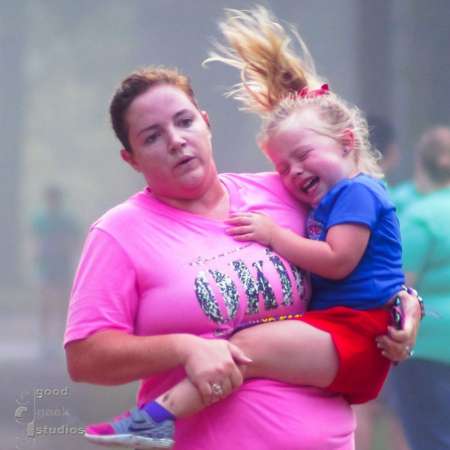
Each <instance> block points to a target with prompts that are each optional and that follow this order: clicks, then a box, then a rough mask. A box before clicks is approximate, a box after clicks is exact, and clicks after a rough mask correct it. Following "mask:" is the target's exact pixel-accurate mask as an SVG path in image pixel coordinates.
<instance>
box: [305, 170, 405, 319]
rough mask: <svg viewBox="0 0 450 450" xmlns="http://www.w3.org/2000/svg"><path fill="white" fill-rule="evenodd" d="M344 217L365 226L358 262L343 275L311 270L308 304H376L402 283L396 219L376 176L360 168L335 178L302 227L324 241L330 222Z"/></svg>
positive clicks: (321, 306)
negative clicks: (367, 232)
mask: <svg viewBox="0 0 450 450" xmlns="http://www.w3.org/2000/svg"><path fill="white" fill-rule="evenodd" d="M344 223H354V224H361V225H365V226H367V227H368V228H369V229H370V238H369V242H368V244H367V248H366V250H365V252H364V254H363V256H362V258H361V260H360V262H359V264H358V265H357V266H356V268H355V269H354V270H353V272H351V273H350V274H349V275H348V276H347V277H345V278H344V279H341V280H329V279H326V278H323V277H321V276H318V275H314V274H312V275H311V281H312V287H313V297H312V300H311V304H310V309H313V310H314V309H326V308H331V307H333V306H347V307H350V308H355V309H363V310H364V309H373V308H379V307H380V306H382V305H383V304H385V303H386V302H387V301H388V300H389V299H390V298H391V297H392V296H393V295H394V294H395V293H396V292H398V291H399V290H400V287H401V285H402V284H403V283H404V275H403V271H402V248H401V241H400V226H399V221H398V218H397V215H396V214H395V206H394V204H393V203H392V202H391V201H390V199H389V197H388V194H387V191H386V188H385V187H384V186H383V184H382V183H381V182H380V181H378V180H375V179H374V178H372V177H370V176H368V175H364V174H360V175H357V176H356V177H354V178H351V179H345V180H342V181H340V182H339V183H337V184H336V185H335V186H333V188H332V189H331V190H330V191H329V192H328V193H327V194H326V195H325V196H324V197H323V198H322V200H321V201H320V203H319V205H317V207H316V208H315V209H313V210H312V211H311V213H310V215H309V217H308V221H307V225H306V233H307V236H308V238H310V239H315V240H320V241H324V240H325V239H326V235H327V232H328V230H329V229H330V228H331V227H332V226H334V225H339V224H344Z"/></svg>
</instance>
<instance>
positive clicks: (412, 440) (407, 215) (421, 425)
mask: <svg viewBox="0 0 450 450" xmlns="http://www.w3.org/2000/svg"><path fill="white" fill-rule="evenodd" d="M416 157H417V163H418V166H419V167H420V168H421V171H422V174H423V177H424V181H425V182H426V186H427V192H426V193H424V194H423V195H422V196H421V197H420V198H416V199H415V200H414V201H413V202H412V203H411V204H410V205H408V206H405V208H404V209H403V211H402V213H401V215H400V225H401V233H402V240H403V265H404V270H405V274H406V278H407V282H408V284H409V285H412V286H414V287H415V288H416V289H417V290H418V291H419V292H420V294H421V296H422V297H423V298H424V299H425V303H426V309H427V315H426V316H425V318H424V320H423V321H422V325H421V328H420V333H419V339H418V340H417V344H416V348H415V355H414V357H413V358H412V359H409V360H408V361H406V362H404V363H402V364H400V365H399V366H398V367H397V368H396V369H395V370H394V371H393V372H392V376H391V378H392V380H393V384H394V386H395V397H396V402H395V409H396V410H397V413H398V414H399V416H400V419H401V421H402V423H403V425H404V428H405V433H406V436H407V439H408V443H409V445H410V447H411V449H412V450H430V449H433V450H444V449H449V448H450V428H449V426H448V418H449V416H450V128H446V127H436V128H433V129H431V130H429V131H427V132H425V133H424V135H423V136H422V138H421V139H420V141H419V144H418V147H417V153H416Z"/></svg>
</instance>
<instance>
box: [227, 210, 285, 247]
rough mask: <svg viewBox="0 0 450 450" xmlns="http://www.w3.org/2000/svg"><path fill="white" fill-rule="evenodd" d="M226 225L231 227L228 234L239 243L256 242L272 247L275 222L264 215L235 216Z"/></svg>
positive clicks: (240, 214) (245, 214) (243, 214)
mask: <svg viewBox="0 0 450 450" xmlns="http://www.w3.org/2000/svg"><path fill="white" fill-rule="evenodd" d="M225 223H226V224H228V225H231V227H230V228H227V230H226V232H227V234H229V235H230V236H233V237H234V239H236V240H237V241H256V242H259V243H260V244H262V245H266V246H270V245H271V243H272V234H273V232H274V229H275V227H276V224H275V222H274V221H273V220H272V219H271V218H270V217H268V216H265V215H264V214H256V213H238V214H233V215H232V216H231V217H230V218H229V219H227V220H225Z"/></svg>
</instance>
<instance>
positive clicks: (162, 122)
mask: <svg viewBox="0 0 450 450" xmlns="http://www.w3.org/2000/svg"><path fill="white" fill-rule="evenodd" d="M125 119H126V121H127V124H128V128H129V131H128V137H129V141H130V144H131V148H132V151H131V153H130V152H127V151H126V150H122V158H123V159H124V160H126V161H127V162H128V163H129V164H131V165H132V166H133V167H134V168H135V169H136V170H137V171H139V172H141V173H142V174H143V175H144V177H145V179H146V181H147V183H148V185H149V187H150V189H151V190H152V193H153V195H155V196H157V197H159V198H167V199H195V198H197V197H199V196H201V195H202V194H204V193H205V191H206V190H207V189H208V187H209V186H210V185H211V184H210V183H211V182H213V181H214V180H215V178H216V176H217V172H216V167H215V163H214V160H213V158H212V147H211V133H210V131H209V128H208V125H207V117H206V114H205V113H201V112H200V111H199V110H198V109H197V108H196V106H195V105H194V104H193V103H192V101H191V100H190V99H189V97H188V96H187V95H186V94H185V93H184V92H183V91H181V90H180V89H178V88H177V87H174V86H172V85H168V84H164V85H158V86H155V87H152V88H150V89H149V90H148V91H147V92H145V93H143V94H141V95H140V96H139V97H137V98H136V99H135V100H134V101H133V102H132V103H131V105H130V107H129V108H128V111H127V113H126V116H125Z"/></svg>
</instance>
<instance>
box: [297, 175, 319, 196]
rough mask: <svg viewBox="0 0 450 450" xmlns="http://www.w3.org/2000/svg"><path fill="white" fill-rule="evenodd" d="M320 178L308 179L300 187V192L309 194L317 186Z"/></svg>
mask: <svg viewBox="0 0 450 450" xmlns="http://www.w3.org/2000/svg"><path fill="white" fill-rule="evenodd" d="M319 181H320V178H319V177H311V178H308V179H307V180H306V181H305V182H304V183H303V185H302V186H301V188H300V190H301V191H302V192H303V193H305V194H308V193H309V192H311V191H312V190H313V189H314V188H315V187H316V186H317V185H318V184H319Z"/></svg>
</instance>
